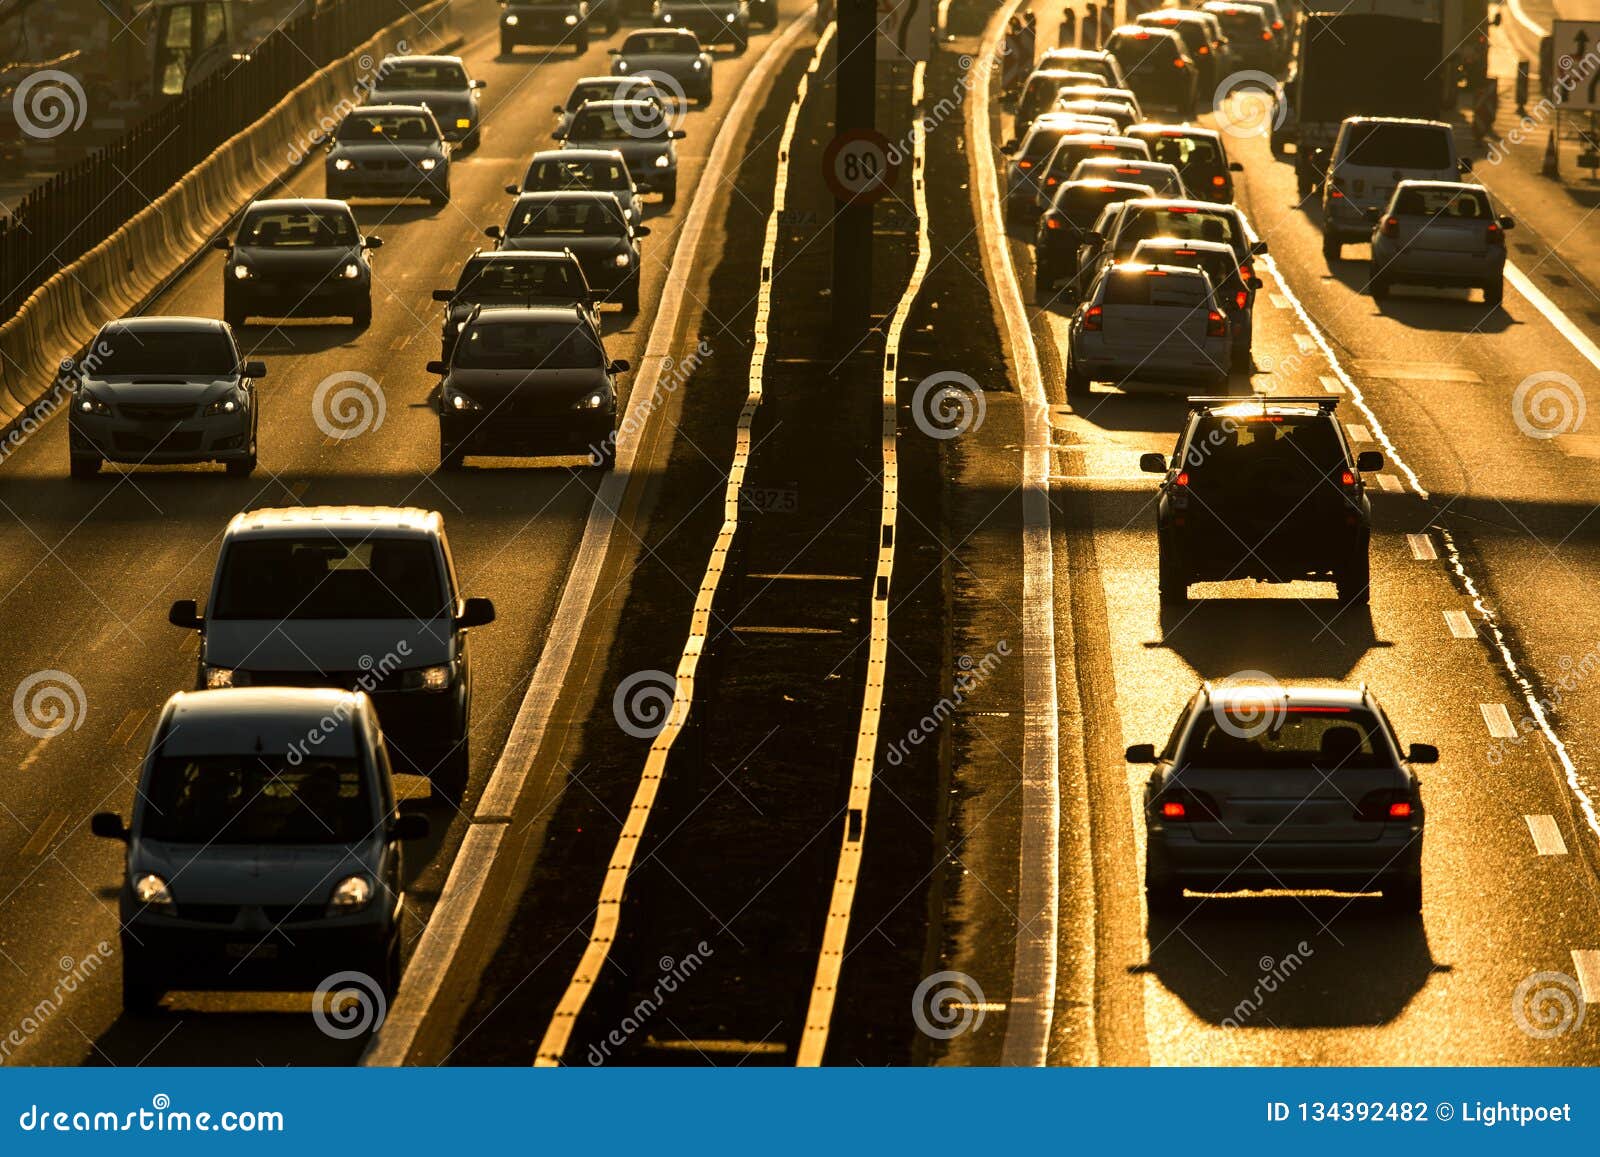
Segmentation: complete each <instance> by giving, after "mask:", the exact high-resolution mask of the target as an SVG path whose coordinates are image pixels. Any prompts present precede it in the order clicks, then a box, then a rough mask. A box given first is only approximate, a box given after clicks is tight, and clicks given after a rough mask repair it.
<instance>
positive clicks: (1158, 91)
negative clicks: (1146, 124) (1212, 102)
mask: <svg viewBox="0 0 1600 1157" xmlns="http://www.w3.org/2000/svg"><path fill="white" fill-rule="evenodd" d="M1106 50H1107V51H1108V52H1110V53H1111V54H1112V55H1113V56H1115V57H1116V58H1117V63H1118V64H1120V65H1121V66H1122V72H1123V75H1124V76H1125V77H1126V78H1127V82H1128V87H1129V88H1131V89H1133V91H1134V92H1135V93H1137V94H1138V96H1139V103H1140V104H1141V105H1144V106H1146V107H1149V108H1162V109H1169V110H1171V111H1172V112H1175V113H1176V114H1177V115H1178V117H1179V118H1180V119H1182V120H1188V119H1189V118H1190V117H1192V116H1194V111H1195V101H1196V98H1197V96H1198V93H1199V70H1198V69H1197V68H1195V64H1194V59H1193V57H1191V56H1190V55H1189V52H1188V49H1187V47H1186V46H1185V44H1184V42H1183V37H1182V36H1180V35H1179V34H1178V32H1177V31H1176V30H1174V29H1171V28H1149V27H1146V26H1145V25H1143V24H1123V25H1119V26H1118V27H1117V28H1116V29H1114V30H1113V31H1112V33H1111V36H1110V37H1109V38H1108V39H1107V40H1106Z"/></svg>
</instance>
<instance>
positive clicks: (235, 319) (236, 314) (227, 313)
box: [222, 299, 249, 329]
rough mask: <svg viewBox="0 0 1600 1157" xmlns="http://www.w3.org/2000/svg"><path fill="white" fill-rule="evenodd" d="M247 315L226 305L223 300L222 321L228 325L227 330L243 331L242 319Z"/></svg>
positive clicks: (225, 301)
mask: <svg viewBox="0 0 1600 1157" xmlns="http://www.w3.org/2000/svg"><path fill="white" fill-rule="evenodd" d="M248 316H249V315H248V314H247V313H245V311H244V310H242V309H240V308H239V307H238V306H236V305H230V304H228V302H227V300H226V299H224V301H223V304H222V320H223V321H225V322H227V323H228V328H229V329H243V328H244V319H245V318H246V317H248Z"/></svg>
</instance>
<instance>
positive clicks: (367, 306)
mask: <svg viewBox="0 0 1600 1157" xmlns="http://www.w3.org/2000/svg"><path fill="white" fill-rule="evenodd" d="M350 320H351V322H352V323H354V325H355V327H356V328H357V329H366V328H367V327H368V326H370V325H371V324H372V298H370V297H369V298H367V300H366V301H364V302H362V303H361V304H360V305H357V306H356V308H355V309H354V310H353V311H352V312H351V315H350Z"/></svg>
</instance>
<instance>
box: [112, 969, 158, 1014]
mask: <svg viewBox="0 0 1600 1157" xmlns="http://www.w3.org/2000/svg"><path fill="white" fill-rule="evenodd" d="M166 991H167V990H166V989H165V988H163V987H162V986H161V985H159V984H157V983H156V982H155V981H153V980H151V979H150V977H149V976H147V975H146V974H145V972H144V970H143V969H142V968H140V967H139V966H138V965H136V964H134V963H133V961H131V960H129V959H128V958H127V957H126V956H124V957H123V960H122V1011H123V1012H125V1013H128V1014H130V1015H133V1016H147V1015H149V1014H150V1013H152V1012H154V1011H155V1010H156V1006H157V1005H159V1004H160V1003H161V998H162V997H163V996H164V995H166Z"/></svg>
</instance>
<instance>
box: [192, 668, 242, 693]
mask: <svg viewBox="0 0 1600 1157" xmlns="http://www.w3.org/2000/svg"><path fill="white" fill-rule="evenodd" d="M201 680H202V681H203V682H204V683H205V685H206V686H207V687H208V688H213V689H214V688H217V687H242V686H244V685H245V684H246V683H248V682H249V679H247V678H246V677H245V675H244V673H243V672H240V671H235V670H234V669H233V668H232V667H210V666H208V667H205V668H204V669H203V670H202V672H201Z"/></svg>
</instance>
